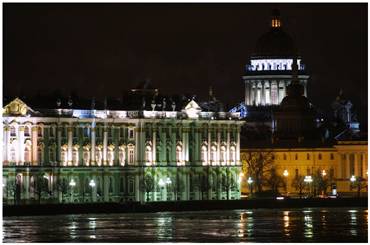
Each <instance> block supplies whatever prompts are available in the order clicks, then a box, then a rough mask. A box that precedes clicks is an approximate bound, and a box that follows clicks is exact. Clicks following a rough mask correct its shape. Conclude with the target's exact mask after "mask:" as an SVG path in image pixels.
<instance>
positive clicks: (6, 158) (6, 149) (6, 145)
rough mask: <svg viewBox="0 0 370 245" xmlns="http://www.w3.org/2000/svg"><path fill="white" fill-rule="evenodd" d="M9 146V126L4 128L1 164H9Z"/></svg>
mask: <svg viewBox="0 0 370 245" xmlns="http://www.w3.org/2000/svg"><path fill="white" fill-rule="evenodd" d="M9 144H10V128H9V126H7V125H6V126H4V140H3V147H4V150H3V154H4V156H3V158H4V160H3V164H5V165H7V164H8V163H9Z"/></svg>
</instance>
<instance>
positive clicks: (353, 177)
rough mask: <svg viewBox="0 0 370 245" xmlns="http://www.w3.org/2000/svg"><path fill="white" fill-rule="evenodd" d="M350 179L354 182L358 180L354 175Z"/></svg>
mask: <svg viewBox="0 0 370 245" xmlns="http://www.w3.org/2000/svg"><path fill="white" fill-rule="evenodd" d="M350 181H351V182H352V183H354V182H355V181H356V177H355V176H354V175H352V176H351V178H350Z"/></svg>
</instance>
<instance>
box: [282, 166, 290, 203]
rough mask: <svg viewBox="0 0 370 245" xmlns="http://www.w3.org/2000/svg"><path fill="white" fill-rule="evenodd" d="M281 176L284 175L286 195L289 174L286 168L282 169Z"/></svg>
mask: <svg viewBox="0 0 370 245" xmlns="http://www.w3.org/2000/svg"><path fill="white" fill-rule="evenodd" d="M283 176H284V177H285V183H286V186H285V191H286V195H287V196H288V176H289V173H288V170H286V169H285V170H284V172H283Z"/></svg>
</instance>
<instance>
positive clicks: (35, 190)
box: [2, 98, 243, 204]
mask: <svg viewBox="0 0 370 245" xmlns="http://www.w3.org/2000/svg"><path fill="white" fill-rule="evenodd" d="M242 124H243V122H242V121H240V120H239V113H229V112H203V111H202V110H201V108H200V107H199V106H198V104H197V103H196V102H195V101H193V100H192V101H190V102H189V103H188V104H187V105H186V107H185V108H184V109H182V110H181V111H175V110H174V109H173V110H172V111H165V110H161V111H158V110H156V108H155V105H153V106H152V110H151V111H149V110H141V111H118V110H114V111H113V110H93V109H91V110H79V109H43V110H42V109H38V110H33V109H32V108H30V107H28V106H27V105H26V104H25V103H24V102H23V101H21V100H20V99H18V98H17V99H15V100H13V101H12V102H11V103H9V104H8V105H6V106H5V107H4V108H3V135H4V137H3V159H2V160H3V197H4V202H5V203H7V204H14V203H38V202H41V203H62V202H73V203H84V202H124V201H138V202H147V201H166V200H171V201H174V200H205V199H208V200H213V199H220V200H221V199H238V198H239V197H240V180H239V174H240V159H239V157H240V136H239V135H240V127H241V125H242Z"/></svg>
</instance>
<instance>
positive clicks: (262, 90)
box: [261, 80, 266, 105]
mask: <svg viewBox="0 0 370 245" xmlns="http://www.w3.org/2000/svg"><path fill="white" fill-rule="evenodd" d="M261 104H262V105H266V88H265V80H263V81H262V88H261Z"/></svg>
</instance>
